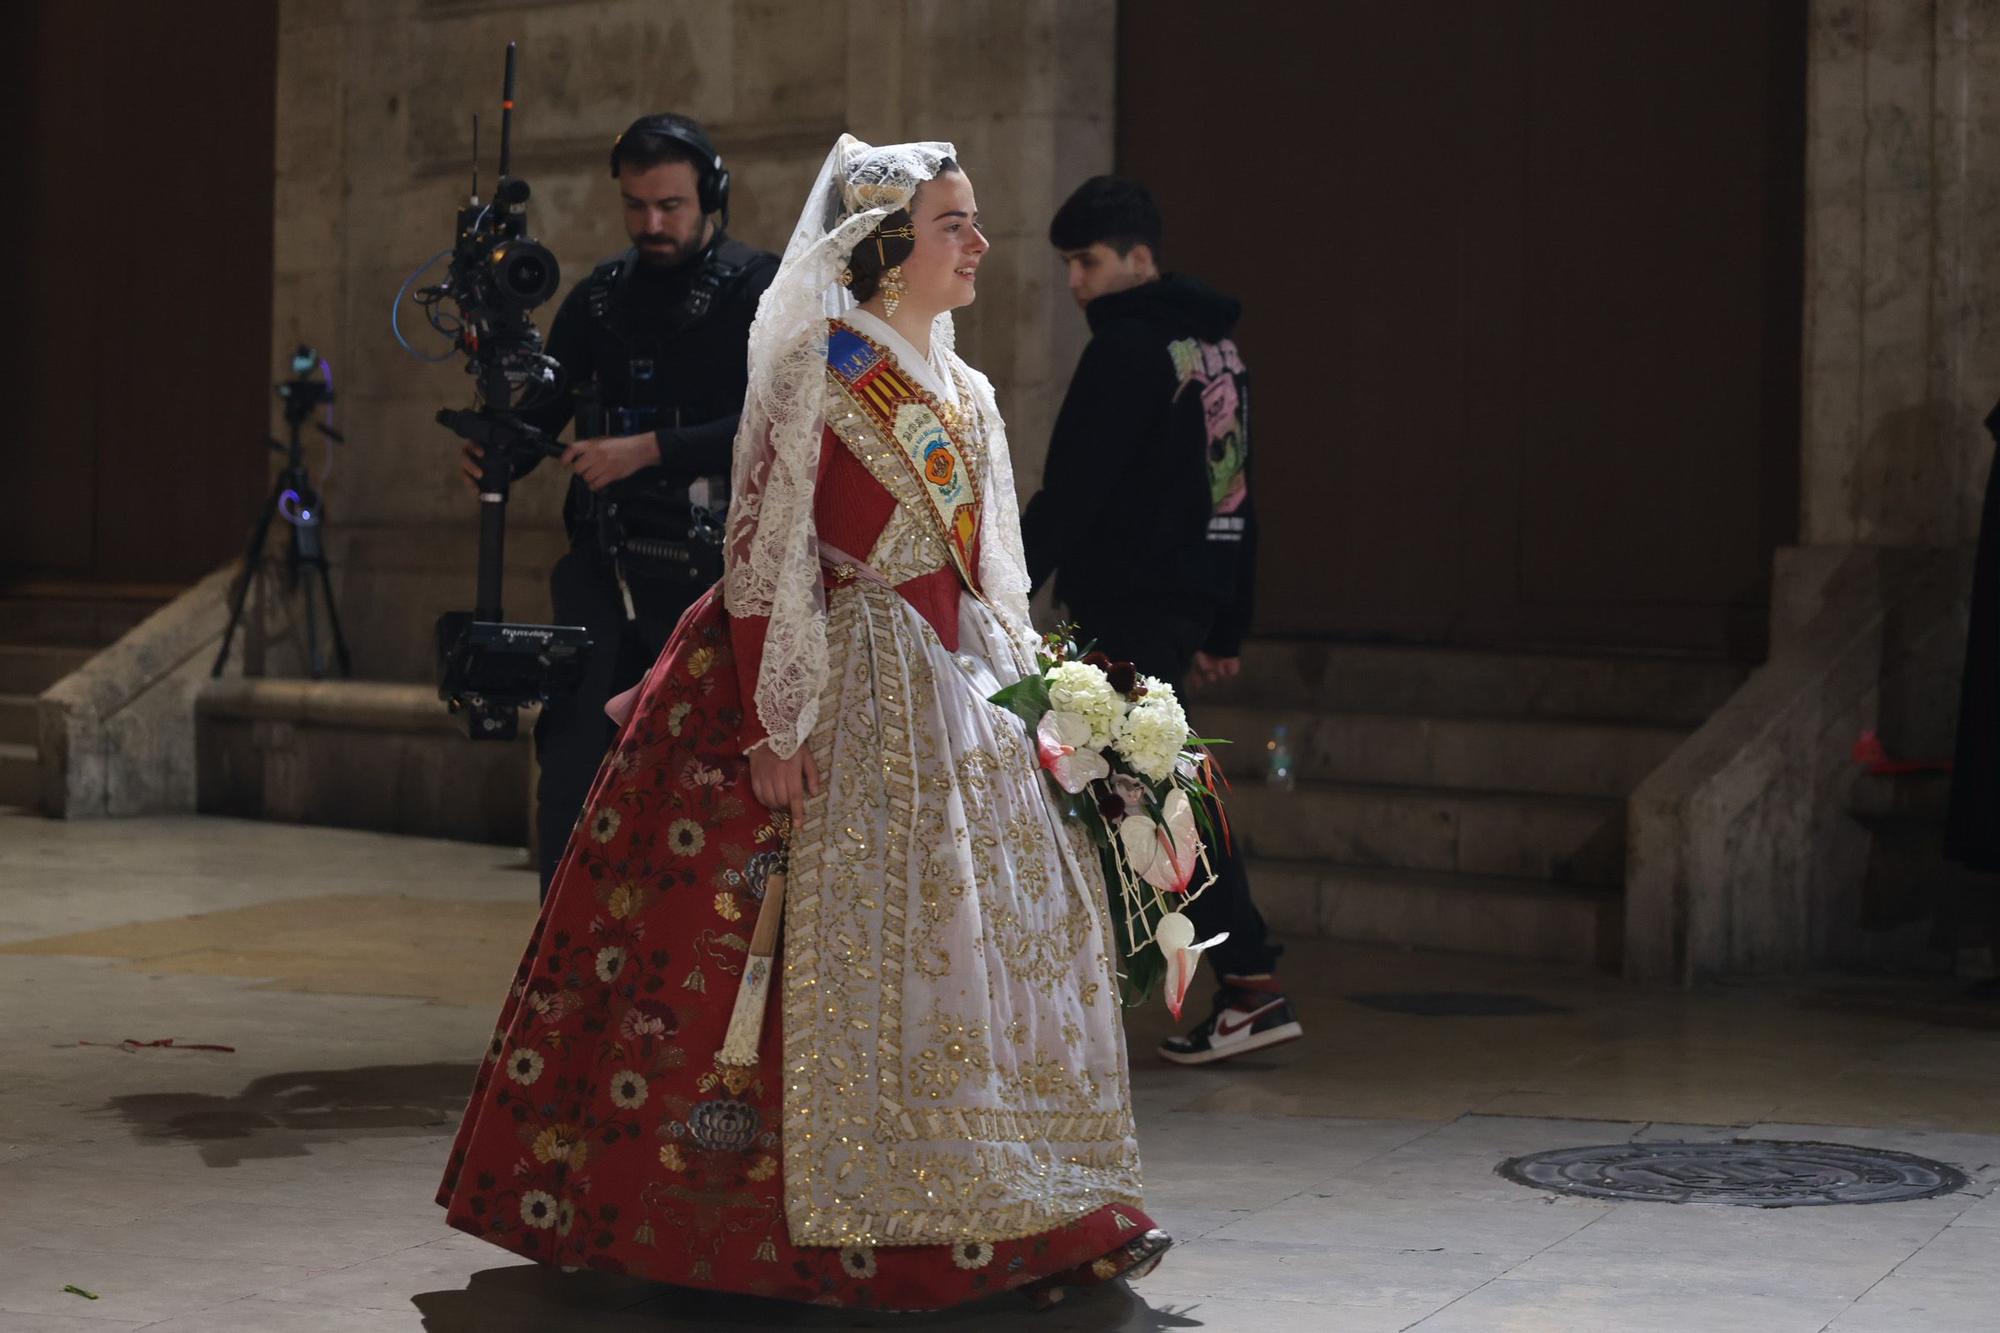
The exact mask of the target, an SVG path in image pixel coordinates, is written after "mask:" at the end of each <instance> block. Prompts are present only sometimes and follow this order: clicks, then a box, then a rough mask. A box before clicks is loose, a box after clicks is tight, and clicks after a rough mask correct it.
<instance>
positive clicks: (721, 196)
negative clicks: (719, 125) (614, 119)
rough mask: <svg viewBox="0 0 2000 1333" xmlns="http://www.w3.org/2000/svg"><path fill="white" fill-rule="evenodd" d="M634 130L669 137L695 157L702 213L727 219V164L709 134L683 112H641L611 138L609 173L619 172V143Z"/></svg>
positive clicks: (633, 132) (696, 186)
mask: <svg viewBox="0 0 2000 1333" xmlns="http://www.w3.org/2000/svg"><path fill="white" fill-rule="evenodd" d="M634 134H655V135H658V136H659V137H660V138H662V139H672V140H673V141H674V142H675V143H677V144H680V145H681V146H682V147H684V148H686V149H687V150H688V151H690V152H692V153H693V154H694V155H695V156H696V157H697V158H698V159H699V165H697V166H696V167H695V198H696V201H697V202H698V203H700V205H701V211H702V212H704V213H720V214H722V217H723V221H724V222H725V223H726V222H727V221H728V219H729V168H727V167H725V166H723V165H722V154H720V153H718V152H716V151H715V145H714V144H712V143H710V142H709V141H708V135H706V134H705V133H703V132H702V128H701V126H699V125H697V124H695V123H694V122H693V121H691V120H689V119H688V118H687V117H686V116H676V115H671V114H668V113H665V112H660V113H656V114H654V115H650V116H641V117H639V118H638V119H637V120H635V121H633V122H632V123H631V124H630V125H627V126H626V127H625V133H624V134H621V135H619V136H618V137H617V138H616V139H613V140H612V141H611V174H612V175H614V176H616V175H617V174H618V145H619V144H622V143H624V142H625V140H626V139H627V138H628V137H630V136H631V135H634Z"/></svg>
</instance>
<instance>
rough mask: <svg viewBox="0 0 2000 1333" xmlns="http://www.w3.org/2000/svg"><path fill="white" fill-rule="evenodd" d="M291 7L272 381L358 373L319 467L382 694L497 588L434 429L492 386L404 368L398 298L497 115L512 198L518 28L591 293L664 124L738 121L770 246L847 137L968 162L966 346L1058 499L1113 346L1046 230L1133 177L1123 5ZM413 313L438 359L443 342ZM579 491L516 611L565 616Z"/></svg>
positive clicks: (760, 1)
mask: <svg viewBox="0 0 2000 1333" xmlns="http://www.w3.org/2000/svg"><path fill="white" fill-rule="evenodd" d="M282 3H283V15H282V26H281V32H280V38H279V48H280V49H279V74H278V91H279V110H278V117H279V123H278V160H277V172H278V182H277V205H276V214H277V217H276V230H277V250H276V255H277V258H276V264H277V270H276V283H275V312H274V314H275V318H274V320H273V336H274V339H275V341H276V346H275V347H274V349H273V364H274V365H276V364H280V362H279V359H278V358H279V357H281V356H283V355H285V354H288V353H289V350H290V348H291V346H292V345H293V344H294V343H297V342H300V341H305V342H311V343H313V344H314V345H316V346H318V347H319V348H320V349H321V350H322V351H324V352H325V353H326V354H327V355H328V356H329V357H330V358H331V359H332V361H333V365H334V372H335V378H336V387H337V389H338V390H339V393H340V397H341V401H340V405H339V408H338V414H339V424H340V426H341V428H342V429H343V430H344V431H346V432H347V433H348V435H349V439H350V442H349V443H348V444H347V445H345V446H341V447H339V448H337V449H336V450H335V451H334V455H333V461H334V466H333V468H332V469H331V471H330V472H328V473H323V474H322V470H321V468H320V466H319V462H318V460H315V469H314V470H315V473H316V475H323V476H324V491H325V499H326V505H327V511H328V513H329V514H330V516H331V517H330V534H331V539H332V540H331V543H330V545H331V550H332V554H333V557H334V561H335V572H336V579H337V582H338V587H339V592H340V599H341V611H342V613H343V616H344V618H345V621H346V624H347V627H348V632H349V637H350V638H351V640H352V641H353V646H354V654H355V660H356V665H357V670H358V671H359V672H360V673H361V674H362V675H364V676H367V677H371V678H375V679H391V680H423V679H427V678H428V677H429V676H430V673H431V671H432V663H431V624H432V621H433V620H434V619H435V618H436V616H437V615H438V613H439V612H442V611H445V610H449V609H462V608H463V607H465V606H467V605H469V604H470V600H471V596H472V588H473V565H474V558H475V553H476V549H477V538H476V527H475V522H476V520H475V505H474V502H473V501H472V499H471V497H470V496H469V495H468V494H467V493H466V492H465V491H464V490H463V489H462V487H461V485H460V483H459V481H458V478H457V474H456V467H455V463H454V459H453V454H454V451H455V448H456V441H455V440H454V439H453V438H452V437H451V436H449V435H448V434H446V433H445V432H444V431H443V430H442V429H440V428H439V427H437V426H435V425H433V424H432V422H431V414H432V413H433V412H434V411H435V410H436V408H438V407H440V406H444V405H463V404H465V403H466V402H468V401H469V398H470V388H471V386H470V384H469V382H468V381H467V379H466V377H465V376H464V375H463V374H462V373H461V371H460V368H459V365H458V363H457V361H456V360H455V359H453V360H449V361H445V362H441V363H439V364H435V365H426V364H423V363H420V362H418V361H416V360H414V359H412V358H411V357H410V356H409V355H408V354H406V353H405V352H404V351H403V350H402V349H401V348H399V347H398V346H397V345H396V342H395V341H394V339H393V338H392V336H391V333H390V329H389V307H390V302H391V299H392V297H393V296H394V294H395V292H396V289H397V286H398V284H399V283H401V282H402V281H403V279H404V278H405V276H407V275H408V274H409V273H410V271H411V270H413V269H415V268H416V267H417V265H418V264H419V263H421V262H422V261H423V260H424V259H426V258H427V257H428V256H430V255H432V254H433V253H435V252H436V251H437V250H438V249H440V248H441V247H442V246H444V245H446V244H447V243H449V241H450V240H451V230H452V222H453V218H454V213H455V210H456V208H457V207H458V205H459V203H460V202H461V201H462V199H463V197H464V195H465V192H466V190H467V188H468V186H469V184H470V178H471V165H472V164H471V160H470V150H471V142H470V137H471V130H470V120H471V115H472V113H473V112H475V111H477V112H479V113H480V117H481V128H482V134H481V145H480V146H481V158H482V160H481V162H480V177H481V180H482V182H484V184H485V186H486V187H487V188H488V189H489V190H490V187H491V183H492V173H493V161H494V154H495V150H496V148H497V136H498V117H497V104H498V100H499V93H500V70H501V58H502V51H503V49H504V46H505V43H506V41H507V40H508V39H509V38H513V39H516V40H518V41H519V42H520V43H521V64H520V87H519V93H518V101H519V104H520V111H519V113H518V114H517V116H516V119H515V169H516V172H517V174H519V175H521V176H523V177H525V178H526V179H527V180H528V181H529V182H530V183H531V184H532V185H533V187H534V190H535V195H534V199H533V200H532V202H531V205H530V210H529V216H530V218H531V219H532V221H533V226H534V231H535V234H536V235H537V236H538V238H540V239H541V240H543V241H544V242H546V243H547V244H548V245H550V246H551V247H552V248H553V249H554V250H555V252H556V254H557V256H558V258H559V259H560V260H561V263H562V266H563V278H564V285H565V287H567V286H568V285H569V284H570V283H572V282H574V281H575V280H577V279H578V278H580V277H582V276H583V275H584V274H585V273H587V272H588V271H589V269H590V267H591V265H593V264H594V263H596V262H597V261H598V260H600V259H602V258H605V257H606V256H609V255H612V254H615V253H617V252H618V251H619V250H620V249H622V248H623V247H624V244H625V240H624V234H623V232H622V230H621V226H620V221H619V216H618V210H617V205H616V202H615V193H614V190H615V187H614V186H613V184H612V181H611V179H610V177H609V176H608V175H607V174H606V170H605V157H606V154H607V152H608V150H609V148H610V143H611V139H612V136H613V135H614V134H616V133H617V132H618V131H619V130H621V129H623V128H624V126H625V125H626V124H627V123H628V122H629V121H631V120H632V119H633V118H634V117H635V116H637V115H639V114H641V113H642V112H646V111H658V110H678V111H682V112H685V113H687V114H689V115H692V116H695V117H696V118H697V119H699V120H701V121H703V122H704V123H705V124H706V125H707V126H708V127H709V128H710V129H711V131H712V132H713V134H714V136H715V138H716V141H717V143H718V146H719V147H720V148H721V150H722V152H723V154H724V156H725V158H726V159H727V160H728V162H729V165H730V168H731V170H732V173H733V175H734V180H735V191H734V201H733V202H734V220H733V225H732V231H733V232H734V233H735V234H736V235H737V236H739V237H740V238H742V239H744V240H747V241H749V242H751V243H753V244H757V245H762V246H767V247H770V248H772V249H780V248H782V246H783V244H784V242H785V239H786V237H787V236H788V234H789V232H790V229H791V226H792V224H793V222H794V221H795V220H796V217H797V214H798V208H799V204H800V202H801V200H802V199H803V197H804V193H805V190H806V188H807V186H808V185H809V184H810V183H811V181H812V177H813V174H814V172H815V171H816V170H817V169H818V166H819V164H820V162H821V160H822V158H823V157H824V156H825V153H826V150H827V149H828V148H829V147H830V146H831V145H832V143H833V140H834V138H835V137H836V136H837V135H838V134H839V133H840V132H841V131H842V130H843V129H848V130H852V131H853V132H854V133H856V134H858V135H860V136H861V137H862V138H864V139H870V140H872V141H889V140H897V139H907V138H945V139H951V140H953V141H954V142H955V143H957V144H958V146H959V149H960V152H961V156H962V157H963V159H964V164H965V166H966V168H967V170H968V171H969V173H970V174H971V176H972V179H973V182H974V185H975V187H976V188H977V191H978V194H979V199H980V206H981V208H982V210H983V211H984V214H985V218H986V222H987V225H988V230H989V232H990V233H991V235H992V236H993V239H994V244H995V253H994V256H993V258H992V260H990V261H989V262H988V264H987V265H986V268H985V270H984V276H983V278H982V281H981V295H980V300H979V301H978V303H977V304H976V305H975V306H974V307H972V309H971V310H969V311H967V312H965V314H964V315H963V316H962V318H961V321H960V329H961V333H960V346H961V348H962V349H963V350H964V351H965V353H966V355H967V357H968V359H970V360H971V361H972V363H973V364H974V365H977V366H979V367H980V368H981V369H983V370H985V371H986V372H987V373H988V374H989V375H990V376H991V377H992V378H993V381H994V384H995V387H996V389H997V390H998V392H999V395H1000V404H1001V408H1002V410H1003V412H1005V413H1006V415H1007V418H1008V421H1009V425H1010V433H1011V436H1012V442H1013V446H1014V452H1015V467H1016V474H1017V478H1018V480H1019V482H1020V489H1021V491H1022V494H1023V495H1024V496H1025V495H1026V494H1028V493H1029V492H1031V491H1032V490H1033V489H1034V482H1035V480H1036V478H1037V477H1038V476H1039V474H1040V467H1041V459H1042V456H1043V453H1044V452H1045V450H1046V444H1047V435H1048V427H1049V423H1050V422H1051V421H1052V420H1053V417H1054V413H1055V406H1056V403H1057V401H1058V400H1059V397H1060V394H1061V390H1062V387H1063V385H1064V384H1065V383H1066V381H1067V379H1068V375H1069V371H1070V368H1071V367H1072V365H1073V364H1074V362H1075V358H1076V355H1077V352H1078V350H1079V349H1080V348H1081V345H1082V342H1083V339H1084V335H1085V330H1084V327H1083V323H1082V320H1081V319H1080V318H1079V317H1078V316H1077V314H1076V312H1075V311H1074V310H1073V309H1071V308H1070V306H1069V302H1068V300H1067V297H1066V295H1065V294H1064V292H1063V290H1062V286H1061V284H1060V282H1059V281H1058V280H1057V276H1058V270H1057V268H1056V266H1055V263H1054V261H1053V259H1052V258H1051V256H1050V254H1049V251H1048V247H1047V244H1046V242H1045V241H1044V239H1043V237H1044V235H1045V231H1046V227H1047V224H1048V218H1049V215H1050V214H1051V213H1052V212H1053V210H1054V208H1055V206H1056V204H1057V203H1059V202H1060V201H1061V199H1062V198H1063V196H1064V195H1065V194H1066V193H1067V192H1068V191H1069V190H1070V189H1071V188H1072V187H1073V186H1074V185H1075V184H1076V183H1077V182H1078V181H1080V180H1081V179H1082V178H1083V177H1085V176H1088V175H1090V174H1093V173H1095V172H1099V171H1104V170H1108V169H1109V166H1110V162H1111V144H1112V97H1113V66H1114V58H1115V54H1114V53H1115V32H1114V8H1113V4H1112V0H1016V2H1014V3H1006V2H1003V0H876V2H874V3H866V4H864V3H855V2H854V0H848V3H826V2H822V0H575V2H573V3H569V4H563V5H536V6H524V5H521V4H519V3H515V2H511V0H282ZM553 313H554V306H553V305H551V306H548V307H545V308H544V311H543V312H542V320H543V327H544V332H546V328H547V324H546V321H547V319H548V318H551V317H552V316H553ZM404 315H405V319H404V333H405V335H406V336H407V337H408V338H409V339H410V341H411V342H413V343H414V344H416V345H417V346H418V347H419V349H421V350H424V351H429V352H438V351H441V350H443V346H442V340H441V339H439V338H438V337H437V335H435V334H434V333H432V332H431V331H430V330H429V329H428V328H426V327H424V325H423V323H422V321H421V319H418V318H416V317H415V316H416V312H415V311H414V310H413V309H411V308H409V307H407V306H406V307H405V309H404ZM563 481H564V478H563V477H562V476H561V475H559V473H558V470H557V469H556V468H553V467H549V466H546V465H545V466H544V467H542V468H541V469H539V470H538V471H537V473H536V474H534V475H532V476H530V477H529V478H527V479H526V480H525V481H524V482H523V483H522V484H521V485H520V486H519V488H518V489H517V491H516V493H515V495H516V499H515V503H514V505H513V507H512V514H511V522H510V526H509V530H508V548H507V549H508V582H507V594H506V595H507V610H508V613H509V614H510V615H511V616H515V617H518V618H522V619H535V618H540V617H542V616H544V615H546V614H547V611H548V599H547V593H546V591H545V589H546V578H547V572H548V569H549V566H550V565H551V564H552V563H553V561H554V559H555V557H556V555H557V554H559V553H560V551H561V550H562V548H563V537H562V533H561V524H560V519H559V513H560V505H561V496H562V490H563Z"/></svg>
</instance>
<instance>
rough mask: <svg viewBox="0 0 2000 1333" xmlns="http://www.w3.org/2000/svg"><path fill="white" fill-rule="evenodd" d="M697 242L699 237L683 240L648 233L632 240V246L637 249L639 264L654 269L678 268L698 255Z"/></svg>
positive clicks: (658, 233) (662, 234)
mask: <svg viewBox="0 0 2000 1333" xmlns="http://www.w3.org/2000/svg"><path fill="white" fill-rule="evenodd" d="M699 241H700V238H699V237H696V238H694V239H693V240H684V239H682V238H681V237H678V236H668V235H666V234H665V233H663V232H649V233H646V234H644V235H639V236H634V237H633V238H632V244H633V245H635V246H637V247H638V248H639V260H640V262H641V263H644V264H647V265H650V266H652V267H654V268H679V267H680V266H681V265H682V264H685V263H687V262H688V261H689V260H690V259H692V258H694V256H695V255H696V254H697V253H699V251H700V248H701V247H700V244H699Z"/></svg>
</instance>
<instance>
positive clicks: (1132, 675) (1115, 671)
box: [1104, 662, 1139, 696]
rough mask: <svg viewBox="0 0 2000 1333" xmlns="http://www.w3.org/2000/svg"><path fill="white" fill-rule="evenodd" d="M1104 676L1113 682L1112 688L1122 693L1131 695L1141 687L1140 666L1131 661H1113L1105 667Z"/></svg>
mask: <svg viewBox="0 0 2000 1333" xmlns="http://www.w3.org/2000/svg"><path fill="white" fill-rule="evenodd" d="M1104 676H1105V679H1107V680H1109V681H1110V682H1111V688H1112V689H1114V690H1116V691H1118V692H1119V693H1120V694H1123V695H1127V696H1130V695H1131V693H1132V691H1134V690H1136V689H1138V688H1139V668H1137V667H1135V666H1133V665H1132V664H1131V663H1130V662H1113V663H1111V664H1110V665H1109V666H1107V667H1105V668H1104Z"/></svg>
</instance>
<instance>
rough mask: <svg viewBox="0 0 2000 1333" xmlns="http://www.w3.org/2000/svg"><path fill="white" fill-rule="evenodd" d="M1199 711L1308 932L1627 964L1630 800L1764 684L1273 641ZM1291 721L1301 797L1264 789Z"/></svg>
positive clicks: (1267, 861)
mask: <svg viewBox="0 0 2000 1333" xmlns="http://www.w3.org/2000/svg"><path fill="white" fill-rule="evenodd" d="M1243 667H1244V670H1243V675H1242V677H1241V678H1239V679H1238V680H1236V681H1232V682H1229V683H1228V684H1226V685H1223V686H1220V687H1214V688H1211V689H1209V690H1205V691H1199V692H1196V693H1194V694H1193V695H1192V697H1191V698H1190V699H1189V701H1188V702H1189V708H1190V713H1191V715H1192V717H1193V721H1194V725H1195V727H1196V728H1197V730H1199V731H1200V732H1202V733H1203V734H1205V735H1211V736H1226V737H1229V738H1231V739H1232V740H1234V741H1235V742H1236V744H1235V746H1232V747H1228V748H1225V749H1223V750H1222V751H1221V757H1222V759H1223V762H1224V765H1225V768H1226V770H1227V771H1228V772H1229V773H1230V775H1231V778H1232V781H1233V782H1234V783H1235V786H1234V789H1233V791H1232V793H1231V797H1230V802H1229V809H1230V814H1231V823H1232V826H1233V829H1234V832H1235V834H1236V836H1238V837H1239V838H1240V839H1241V840H1242V843H1243V845H1244V847H1245V848H1246V850H1247V851H1248V853H1249V856H1250V859H1251V866H1250V872H1251V879H1252V885H1253V888H1254V891H1255V893H1256V895H1257V900H1258V903H1259V905H1260V906H1261V907H1262V909H1263V911H1264V913H1265V916H1266V917H1267V918H1269V919H1270V921H1271V923H1272V925H1273V927H1274V928H1275V929H1277V930H1279V931H1283V932H1288V933H1297V934H1311V935H1326V936H1332V937H1335V938H1340V939H1352V940H1363V941H1370V942H1376V943H1389V944H1402V945H1410V946H1415V947H1422V948H1441V949H1457V950H1463V951H1467V952H1474V953H1487V954H1504V955H1510V956H1515V957H1526V958H1542V959H1552V960H1559V961H1564V962H1571V963H1591V964H1595V965H1597V966H1600V967H1604V968H1614V967H1616V966H1617V962H1618V955H1619V950H1620V942H1621V935H1622V930H1623V884H1624V875H1625V798H1626V796H1627V795H1629V794H1630V793H1631V791H1632V790H1633V789H1634V788H1635V787H1636V786H1638V784H1639V782H1640V780H1641V779H1643V778H1644V777H1645V776H1646V774H1647V773H1648V772H1650V771H1651V770H1652V769H1653V768H1654V767H1655V766H1656V765H1657V764H1659V763H1660V762H1661V761H1662V760H1664V759H1665V758H1666V757H1667V756H1668V755H1669V754H1671V753H1672V752H1673V750H1674V748H1675V747H1676V746H1678V745H1679V744H1680V743H1681V741H1682V740H1683V739H1685V738H1686V737H1687V736H1688V735H1689V734H1690V733H1691V732H1693V731H1694V730H1695V729H1696V728H1697V727H1698V726H1700V725H1701V723H1702V722H1703V721H1704V720H1705V719H1706V718H1707V717H1708V715H1709V714H1710V713H1711V712H1713V711H1714V710H1715V709H1716V708H1717V707H1719V706H1720V705H1721V704H1722V702H1723V701H1724V700H1726V699H1727V698H1728V697H1729V695H1730V694H1731V692H1733V691H1734V690H1735V688H1736V687H1737V685H1739V684H1740V683H1741V682H1742V680H1743V678H1744V676H1745V674H1747V669H1746V668H1745V667H1743V666H1742V665H1740V664H1737V663H1731V662H1717V661H1711V660H1699V659H1682V658H1647V657H1618V656H1608V655H1607V656H1591V655H1581V654H1568V655H1558V654H1539V653H1499V652H1478V651H1460V650H1452V649H1434V648H1408V647H1383V646H1369V645H1347V644H1325V643H1301V642H1285V641H1277V640H1264V641H1258V642H1254V643H1252V644H1250V645H1249V646H1248V647H1247V648H1246V650H1245V652H1244V660H1243ZM1279 724H1284V725H1285V726H1287V728H1288V729H1289V732H1290V742H1291V750H1292V756H1293V764H1294V768H1295V771H1296V773H1297V777H1298V782H1297V787H1296V789H1295V790H1292V791H1283V790H1278V789H1275V788H1271V787H1266V786H1264V785H1263V783H1262V776H1263V772H1264V764H1265V752H1264V743H1265V742H1266V741H1267V740H1268V739H1269V737H1270V736H1271V733H1272V730H1273V728H1274V727H1276V726H1278V725H1279Z"/></svg>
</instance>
